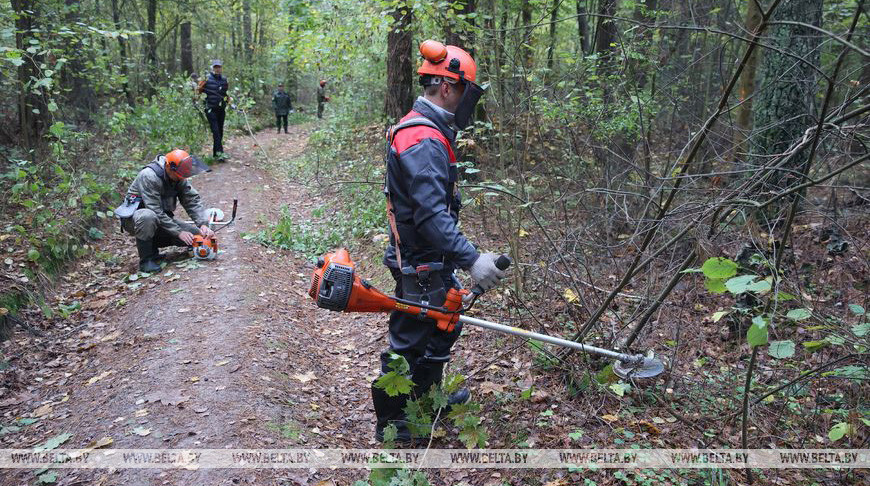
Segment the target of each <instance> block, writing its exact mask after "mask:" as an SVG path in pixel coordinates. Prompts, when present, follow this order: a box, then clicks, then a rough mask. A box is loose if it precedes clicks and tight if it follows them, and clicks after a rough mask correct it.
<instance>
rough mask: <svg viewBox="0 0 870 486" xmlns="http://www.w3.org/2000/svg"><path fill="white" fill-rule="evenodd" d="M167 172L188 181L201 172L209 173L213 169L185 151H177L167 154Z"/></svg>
mask: <svg viewBox="0 0 870 486" xmlns="http://www.w3.org/2000/svg"><path fill="white" fill-rule="evenodd" d="M165 158H166V164H165V166H166V170H167V171H168V172H172V173H173V174H175V175H176V176H178V177H181V178H182V179H187V178H188V177H190V176H194V175H196V174H199V173H201V172H209V171H211V169H209V167H208V166H207V165H205V163H204V162H203V161H201V160H199V159H197V158H196V157H194V156H192V155H190V154H188V153H187V152H185V151H184V150H181V149H175V150H173V151H172V152H169V153H168V154H166V157H165Z"/></svg>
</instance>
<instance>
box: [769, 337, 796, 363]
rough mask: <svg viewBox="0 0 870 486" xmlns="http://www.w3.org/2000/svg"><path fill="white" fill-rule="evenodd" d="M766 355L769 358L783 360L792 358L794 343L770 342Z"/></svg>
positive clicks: (789, 341)
mask: <svg viewBox="0 0 870 486" xmlns="http://www.w3.org/2000/svg"><path fill="white" fill-rule="evenodd" d="M767 353H768V354H769V355H770V357H771V358H776V359H784V358H791V357H792V356H794V341H791V340H786V341H772V342H771V343H770V347H769V348H768V349H767Z"/></svg>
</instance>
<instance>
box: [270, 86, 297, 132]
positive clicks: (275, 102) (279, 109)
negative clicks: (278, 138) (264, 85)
mask: <svg viewBox="0 0 870 486" xmlns="http://www.w3.org/2000/svg"><path fill="white" fill-rule="evenodd" d="M292 108H293V103H292V102H291V100H290V95H289V94H287V92H286V91H284V84H279V85H278V91H275V93H274V94H273V95H272V109H273V110H275V120H276V124H277V125H278V133H281V122H284V133H287V114H288V113H290V110H291V109H292Z"/></svg>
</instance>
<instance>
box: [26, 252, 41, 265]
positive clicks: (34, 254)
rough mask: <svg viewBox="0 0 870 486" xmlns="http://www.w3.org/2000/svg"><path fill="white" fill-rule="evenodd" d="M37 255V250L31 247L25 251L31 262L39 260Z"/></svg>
mask: <svg viewBox="0 0 870 486" xmlns="http://www.w3.org/2000/svg"><path fill="white" fill-rule="evenodd" d="M39 256H40V255H39V252H38V251H36V250H34V249H31V250H30V251H28V252H27V259H28V260H30V261H32V262H35V261H36V260H39Z"/></svg>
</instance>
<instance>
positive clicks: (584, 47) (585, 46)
mask: <svg viewBox="0 0 870 486" xmlns="http://www.w3.org/2000/svg"><path fill="white" fill-rule="evenodd" d="M577 35H578V36H579V37H580V53H581V54H584V55H585V54H589V52H590V50H589V18H588V17H586V1H585V0H577Z"/></svg>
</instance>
